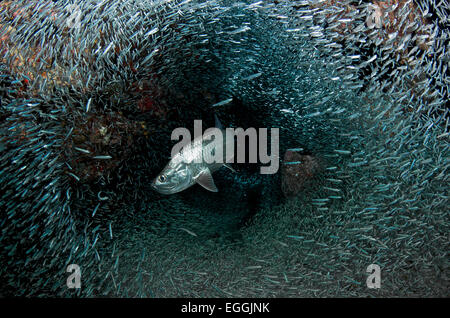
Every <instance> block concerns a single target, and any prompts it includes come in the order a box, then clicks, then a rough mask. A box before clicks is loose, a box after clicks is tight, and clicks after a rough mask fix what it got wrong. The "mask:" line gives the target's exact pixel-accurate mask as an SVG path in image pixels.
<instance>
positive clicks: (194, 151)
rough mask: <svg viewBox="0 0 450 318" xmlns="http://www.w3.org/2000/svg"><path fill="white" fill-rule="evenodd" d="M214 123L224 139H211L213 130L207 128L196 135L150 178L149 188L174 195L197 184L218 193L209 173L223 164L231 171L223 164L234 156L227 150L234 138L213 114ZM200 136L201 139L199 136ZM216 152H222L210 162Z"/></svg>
mask: <svg viewBox="0 0 450 318" xmlns="http://www.w3.org/2000/svg"><path fill="white" fill-rule="evenodd" d="M216 126H217V127H218V129H219V130H220V131H221V133H222V136H223V138H221V139H217V140H216V139H214V138H210V137H211V135H212V134H213V133H214V132H212V131H211V132H208V131H206V132H205V134H203V136H200V137H197V138H195V139H194V140H193V141H192V142H191V143H190V144H188V145H186V146H185V147H183V148H182V149H181V151H179V152H178V153H177V154H176V155H175V156H174V157H173V158H172V159H171V160H170V161H169V163H168V164H167V165H166V167H165V168H164V169H163V170H162V171H161V173H160V174H159V175H158V176H157V177H156V178H155V179H154V180H153V182H152V187H153V188H154V189H155V190H156V191H158V192H159V193H163V194H173V193H177V192H180V191H183V190H185V189H187V188H189V187H190V186H192V185H194V184H195V183H198V184H199V185H201V186H202V187H204V188H205V189H207V190H209V191H212V192H217V191H218V189H217V187H216V185H215V184H214V179H213V177H212V173H213V172H214V171H217V170H219V169H220V168H221V167H222V166H225V167H227V168H229V169H230V170H232V171H234V170H233V168H231V167H230V166H229V165H227V164H226V162H227V161H228V160H231V159H232V158H233V157H234V151H233V153H232V154H231V153H230V154H227V153H226V149H227V143H233V142H234V138H229V139H227V138H226V134H225V130H224V129H222V127H221V125H220V122H219V121H218V119H217V117H216ZM202 137H203V138H202ZM216 154H223V156H221V157H223V159H222V160H220V162H213V158H215V156H216Z"/></svg>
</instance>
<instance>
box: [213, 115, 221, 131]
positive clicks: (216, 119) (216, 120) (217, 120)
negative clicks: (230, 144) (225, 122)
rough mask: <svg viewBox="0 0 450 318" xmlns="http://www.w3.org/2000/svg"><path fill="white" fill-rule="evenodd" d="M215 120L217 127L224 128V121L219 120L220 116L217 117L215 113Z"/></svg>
mask: <svg viewBox="0 0 450 318" xmlns="http://www.w3.org/2000/svg"><path fill="white" fill-rule="evenodd" d="M214 121H215V122H216V127H217V128H219V129H223V126H222V123H221V122H220V120H219V117H217V115H216V114H214Z"/></svg>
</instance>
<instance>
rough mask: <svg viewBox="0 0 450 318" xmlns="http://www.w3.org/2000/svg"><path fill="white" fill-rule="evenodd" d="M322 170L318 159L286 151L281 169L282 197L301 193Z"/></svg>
mask: <svg viewBox="0 0 450 318" xmlns="http://www.w3.org/2000/svg"><path fill="white" fill-rule="evenodd" d="M322 170H323V167H322V163H321V160H320V159H319V158H317V157H315V156H313V155H305V154H300V153H298V152H295V151H292V150H287V151H286V152H285V154H284V159H283V165H282V168H281V189H282V191H283V194H284V196H285V197H288V198H289V197H293V196H296V195H297V194H299V193H300V192H302V191H303V190H304V189H305V188H306V187H308V186H309V185H310V184H311V183H313V182H314V179H315V178H317V177H318V174H319V173H320V172H321V171H322Z"/></svg>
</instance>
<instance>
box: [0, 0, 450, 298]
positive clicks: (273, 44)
mask: <svg viewBox="0 0 450 318" xmlns="http://www.w3.org/2000/svg"><path fill="white" fill-rule="evenodd" d="M448 7H449V4H448V1H447V0H421V1H416V0H387V1H383V2H377V1H373V2H372V1H347V0H344V1H332V0H300V1H255V0H252V1H240V2H236V1H231V0H205V1H197V0H172V1H162V0H156V1H155V0H152V1H150V0H142V1H138V0H123V1H113V0H101V1H100V0H82V1H75V2H72V1H68V0H67V1H57V2H55V1H50V0H39V1H37V0H26V1H25V0H17V1H4V2H1V3H0V118H1V121H0V156H1V161H0V211H1V213H2V216H1V218H0V246H1V248H0V264H1V265H2V266H1V267H0V277H2V287H0V294H1V295H3V296H7V295H15V296H38V297H39V296H64V297H71V296H78V297H96V296H97V297H98V296H114V297H300V296H308V297H324V296H331V297H333V296H340V297H350V296H352V297H355V296H356V297H368V296H374V297H380V296H441V297H442V296H448V288H449V285H448V277H450V266H449V264H448V233H449V225H450V223H449V212H450V211H449V209H448V206H449V192H448V189H449V182H448V181H449V174H448V172H449V166H450V155H449V118H450V114H449V108H448V100H449V97H448V91H449V77H448V73H449V72H448V65H449V61H450V55H449V46H448V42H449V38H450V36H449V32H450V31H449V30H450V28H448V21H449V20H448ZM148 83H151V85H154V86H155V87H156V86H157V87H163V88H166V89H167V91H170V92H175V93H173V94H169V95H168V96H165V97H164V98H165V99H167V101H163V99H164V98H163V97H160V98H158V99H157V102H159V103H160V104H158V105H166V106H164V107H165V108H164V107H163V106H155V105H156V104H150V103H148V104H145V105H149V106H146V107H147V108H145V107H143V108H142V109H150V110H151V112H150V113H142V112H141V111H140V110H139V108H138V107H137V106H136V100H137V99H138V98H139V97H140V96H138V97H136V93H134V92H136V91H137V92H139V89H140V88H141V87H146V85H147V86H148V85H149V84H148ZM152 87H153V86H152ZM204 91H208V96H212V97H211V100H210V101H208V102H205V101H204V100H203V101H202V100H200V99H199V97H198V96H203V95H201V93H200V92H204ZM202 94H204V95H205V93H202ZM234 96H238V97H239V98H240V100H242V101H243V103H244V104H245V105H251V106H249V107H253V108H252V111H249V112H246V113H245V116H247V117H246V118H259V119H258V120H260V122H261V123H264V124H265V125H266V127H279V128H280V136H281V145H280V149H281V150H283V151H286V150H288V149H291V150H293V151H303V150H304V149H307V150H308V151H310V152H311V153H313V154H314V155H315V156H317V157H320V158H322V161H323V162H324V163H325V165H326V166H325V167H324V168H325V169H323V170H324V171H323V173H322V175H321V176H320V178H319V180H318V182H317V185H316V186H315V187H313V188H311V190H310V191H309V192H305V193H303V194H301V195H300V196H299V197H298V198H296V199H295V200H288V201H282V202H279V203H278V204H275V205H272V206H265V207H264V208H260V209H259V210H258V211H256V212H254V214H255V216H254V217H253V218H252V219H251V221H248V222H246V223H245V222H242V223H243V224H244V223H245V224H246V225H245V226H241V227H239V226H234V227H229V228H232V229H233V231H235V232H233V233H232V234H230V236H229V237H232V238H231V239H228V236H226V235H225V234H224V233H223V232H224V231H225V230H222V226H223V224H224V223H226V222H231V223H230V224H238V221H236V220H235V218H234V217H233V209H234V210H236V208H234V207H235V205H236V206H237V205H238V204H241V203H240V201H239V200H237V199H232V198H230V197H228V198H227V197H222V200H223V201H218V202H222V203H220V204H218V207H216V206H214V205H212V204H211V205H208V204H206V203H205V204H204V206H202V205H200V204H198V205H196V207H195V208H193V207H192V205H191V203H190V202H194V201H193V200H194V199H195V198H189V197H188V196H189V195H190V192H188V191H185V192H184V193H183V194H180V195H178V194H177V195H172V196H166V197H162V196H159V194H157V193H155V192H154V191H152V190H151V180H152V179H153V178H154V177H155V175H156V174H157V173H158V172H159V171H160V170H161V168H162V167H163V165H164V164H165V163H166V162H167V156H168V154H169V153H170V147H169V146H170V131H171V129H169V128H167V127H173V125H172V126H170V118H171V117H170V116H169V115H166V114H172V113H170V111H173V113H175V114H178V115H177V116H178V117H177V120H179V121H180V122H182V120H183V118H191V117H189V116H190V114H194V113H195V112H197V113H213V112H217V113H218V114H224V116H222V117H221V120H222V123H223V124H224V125H225V126H226V125H228V123H227V122H224V120H223V119H222V118H226V117H227V116H225V115H229V114H231V113H232V112H233V111H236V112H237V111H240V109H239V107H236V106H235V105H236V103H235V100H236V98H234ZM163 102H164V103H165V104H163ZM142 105H143V104H142ZM167 105H169V106H167ZM158 107H159V108H158ZM233 107H234V108H233ZM236 109H237V110H236ZM112 112H114V113H115V114H117V115H115V116H114V117H113V118H114V120H109V119H107V118H110V117H107V116H109V115H108V114H110V113H112ZM197 113H195V114H197ZM149 114H150V115H149ZM152 116H153V117H152ZM157 116H161V117H157ZM162 116H166V117H162ZM98 118H102V121H101V123H102V125H101V126H99V125H100V124H98V123H99V122H100V121H99V120H98ZM105 118H106V119H105ZM161 118H163V119H161ZM198 119H200V118H198ZM127 121H130V122H131V121H133V125H134V126H132V125H127V124H126V123H127ZM96 123H97V124H96ZM185 124H186V125H192V121H189V122H186V123H185ZM237 124H238V125H239V122H238V121H237ZM164 125H167V127H166V126H164ZM137 126H139V127H146V128H145V129H147V130H145V135H144V133H142V134H141V135H139V134H138V133H137V128H136V129H134V130H131V128H130V127H137ZM148 127H153V128H152V129H153V130H151V129H150V128H148ZM188 127H190V126H188ZM139 129H141V128H139ZM142 129H143V131H144V128H142ZM158 129H159V130H158ZM93 131H94V132H93ZM117 131H120V132H121V133H120V134H116V135H115V134H114V133H113V132H117ZM166 137H167V138H166ZM158 145H159V146H158ZM136 149H137V150H136ZM125 153H126V156H125ZM121 154H122V155H123V156H122V157H121ZM284 164H286V165H288V166H290V167H291V166H293V165H297V164H298V165H300V164H302V162H300V161H295V162H286V163H284ZM229 175H231V176H229V177H228V178H234V182H229V187H230V190H229V192H226V191H225V189H226V187H225V186H223V185H221V187H220V188H221V191H220V192H219V193H212V192H209V191H203V192H191V193H193V194H194V195H196V194H198V193H201V195H203V196H204V197H201V198H200V199H199V200H200V201H202V200H203V201H204V202H211V201H207V200H209V198H210V197H211V196H213V195H217V197H216V198H217V200H219V199H220V198H221V197H219V196H220V195H222V196H225V195H227V193H236V194H235V195H241V193H239V191H236V190H233V189H235V188H233V187H236V184H239V183H240V182H241V183H242V184H244V183H245V182H247V183H248V182H249V181H248V180H253V179H251V178H250V179H247V181H246V180H244V179H245V177H244V176H245V175H246V174H245V173H241V174H239V173H238V174H229ZM87 176H89V177H87ZM253 177H254V179H255V180H256V179H257V177H256V176H253ZM258 178H262V177H259V176H258ZM267 178H269V177H267ZM274 178H275V177H274ZM215 180H220V177H218V179H215ZM258 180H259V179H258ZM267 180H269V179H267ZM270 180H272V179H270ZM274 180H275V179H274ZM255 182H256V181H255ZM267 182H268V181H267ZM267 182H266V183H265V184H267ZM270 182H272V181H270ZM270 185H271V187H273V188H270V187H269V188H268V189H266V190H265V191H268V192H276V191H277V190H274V189H276V187H279V186H278V185H277V183H276V182H275V181H274V182H272V183H270ZM193 188H194V187H193ZM222 189H224V191H222ZM200 190H201V189H200ZM192 191H197V190H195V189H193V190H192ZM252 191H253V190H252ZM255 191H256V190H255ZM268 192H264V193H268ZM252 193H253V192H252ZM233 195H234V194H233ZM255 197H258V195H253V194H251V193H250V192H248V193H247V192H245V193H244V192H243V193H242V198H245V200H250V199H251V200H256V199H254V198H255ZM259 197H262V198H261V199H258V200H264V197H265V195H259ZM267 197H268V196H267ZM239 198H241V197H239ZM190 200H191V201H190ZM242 200H244V199H242ZM242 200H241V201H242ZM195 202H197V201H195ZM248 202H253V201H248ZM264 202H265V201H264ZM242 206H244V208H246V209H250V210H251V209H252V206H251V204H248V206H245V205H242ZM220 209H223V210H224V211H225V210H226V211H228V212H227V213H222V214H221V215H220V217H218V216H217V213H218V210H220ZM232 222H235V223H232ZM239 224H240V223H239ZM229 228H227V230H226V231H228V229H229ZM236 228H237V229H238V230H236ZM229 231H232V230H229ZM227 235H228V234H227ZM236 237H238V239H236ZM237 241H238V243H237ZM69 264H78V265H80V267H81V269H82V277H81V280H82V288H81V289H76V290H73V289H68V288H67V286H66V278H67V276H68V273H67V272H66V268H67V266H68V265H69ZM370 264H378V265H380V267H381V269H382V288H381V289H380V290H373V289H368V288H367V287H366V278H367V273H366V268H367V266H369V265H370Z"/></svg>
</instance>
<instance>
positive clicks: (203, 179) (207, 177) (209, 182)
mask: <svg viewBox="0 0 450 318" xmlns="http://www.w3.org/2000/svg"><path fill="white" fill-rule="evenodd" d="M195 182H197V183H198V184H199V185H201V186H202V187H203V188H205V189H206V190H209V191H212V192H218V191H219V190H218V189H217V187H216V185H215V184H214V179H213V177H212V175H211V171H209V169H208V168H206V169H205V170H203V171H202V172H201V173H200V174H199V175H198V177H197V178H196V179H195Z"/></svg>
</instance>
